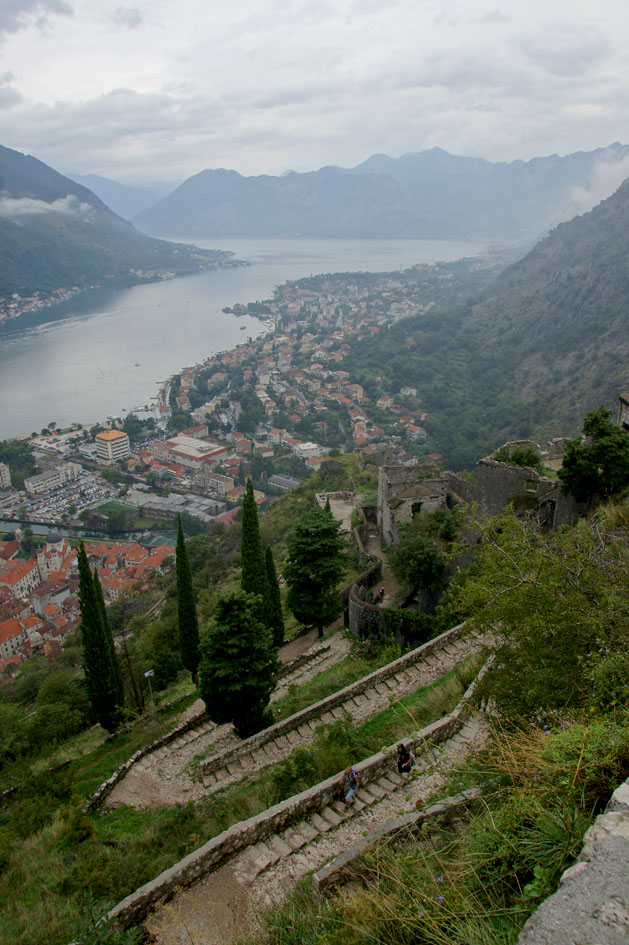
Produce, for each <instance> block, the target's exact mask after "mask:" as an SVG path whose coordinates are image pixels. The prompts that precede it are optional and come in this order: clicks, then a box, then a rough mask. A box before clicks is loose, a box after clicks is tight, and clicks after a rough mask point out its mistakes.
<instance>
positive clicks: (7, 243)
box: [0, 146, 245, 322]
mask: <svg viewBox="0 0 629 945" xmlns="http://www.w3.org/2000/svg"><path fill="white" fill-rule="evenodd" d="M0 259H1V260H2V263H1V264H0V322H2V321H4V320H6V319H9V318H17V317H19V316H20V315H22V314H24V313H26V312H36V311H39V310H40V309H43V308H47V307H49V306H52V305H56V304H58V303H59V302H63V301H65V300H67V299H69V298H72V296H75V295H77V294H79V293H80V292H84V291H87V290H89V289H94V288H102V287H106V286H108V285H111V286H112V287H115V286H130V285H137V284H139V283H143V282H156V281H159V280H162V279H170V278H173V277H175V276H179V275H189V274H191V273H194V272H199V271H202V270H206V269H224V268H229V267H234V266H241V265H245V263H244V262H241V261H240V260H237V259H236V257H235V256H234V254H233V253H231V252H226V251H222V250H206V249H200V248H199V247H197V246H191V245H188V244H183V243H171V242H168V241H166V240H161V239H153V238H152V237H148V236H145V235H144V234H143V233H140V232H139V231H138V230H136V229H135V227H134V226H133V225H132V224H131V223H129V222H128V221H126V220H123V219H122V217H119V216H117V215H116V214H115V213H113V212H112V211H111V210H110V209H109V208H108V207H107V206H106V205H105V204H104V203H103V202H102V201H101V200H100V199H99V198H98V197H97V196H96V195H95V194H93V193H92V192H91V191H90V190H88V189H87V188H86V187H83V186H81V185H80V184H77V183H75V182H74V181H72V180H70V179H69V178H67V177H64V176H63V175H61V174H59V173H57V171H55V170H53V169H52V168H50V167H48V166H47V165H46V164H43V163H42V162H41V161H38V160H37V159H36V158H34V157H30V156H27V155H24V154H21V153H19V152H18V151H13V150H11V149H10V148H4V147H1V146H0Z"/></svg>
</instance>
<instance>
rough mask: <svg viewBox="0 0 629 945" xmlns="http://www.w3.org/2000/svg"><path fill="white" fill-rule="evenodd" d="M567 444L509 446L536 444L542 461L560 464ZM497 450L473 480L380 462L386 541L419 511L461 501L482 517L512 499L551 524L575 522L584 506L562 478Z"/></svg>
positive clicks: (421, 465)
mask: <svg viewBox="0 0 629 945" xmlns="http://www.w3.org/2000/svg"><path fill="white" fill-rule="evenodd" d="M564 442H565V441H564V440H562V439H555V440H552V441H551V442H550V443H549V444H548V448H547V449H546V450H544V451H542V449H541V448H540V446H539V445H538V444H537V443H534V442H533V441H532V440H513V441H511V442H509V443H506V444H505V446H506V447H509V448H513V447H515V446H524V447H532V448H533V449H534V450H535V451H536V452H537V453H538V454H539V455H540V457H541V458H542V460H543V461H544V463H546V464H548V465H550V466H553V467H558V466H560V465H561V457H562V455H563V445H564ZM496 452H498V451H496ZM496 452H494V453H492V454H491V455H489V456H485V457H484V458H483V459H480V460H479V461H478V462H477V463H476V467H475V470H474V481H473V482H468V481H467V480H466V479H465V478H464V477H462V476H459V475H458V474H457V473H454V472H449V471H447V472H438V471H436V468H435V467H434V465H432V464H427V463H419V464H418V465H416V466H379V467H378V526H379V528H380V532H381V535H382V540H383V542H386V544H395V542H396V541H399V539H400V535H401V532H400V526H401V525H407V524H409V523H410V522H411V521H412V519H413V516H414V515H415V514H417V513H418V512H419V511H420V510H423V511H426V512H434V511H435V510H436V509H447V508H451V507H452V505H453V504H454V503H455V502H456V501H458V500H463V501H464V502H465V503H467V505H468V506H474V505H475V506H477V507H478V512H479V515H481V516H482V517H490V516H492V515H497V514H498V513H499V512H501V511H502V510H503V509H504V508H506V506H507V505H509V503H510V502H513V503H514V504H515V505H516V507H520V508H527V509H530V510H531V511H533V512H535V514H536V515H537V517H538V519H539V520H540V522H542V524H544V525H546V526H548V527H549V528H558V527H559V526H560V525H565V524H568V523H572V522H575V521H576V520H577V518H578V515H579V510H580V506H579V505H578V503H577V502H575V500H574V499H573V498H572V497H571V496H565V495H563V494H562V492H561V482H560V480H559V479H554V478H550V477H547V476H541V475H540V474H539V473H538V471H537V470H536V469H534V468H533V467H531V466H512V465H510V464H509V463H504V462H500V461H498V460H497V459H496V458H495V456H496Z"/></svg>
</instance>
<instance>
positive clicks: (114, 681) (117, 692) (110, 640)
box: [92, 568, 124, 706]
mask: <svg viewBox="0 0 629 945" xmlns="http://www.w3.org/2000/svg"><path fill="white" fill-rule="evenodd" d="M92 580H93V582H94V594H95V596H96V603H97V605H98V610H99V613H100V619H101V623H102V627H103V638H104V640H105V646H106V647H107V651H108V653H109V661H110V666H111V671H110V680H111V688H112V693H113V695H114V698H115V700H116V705H118V706H121V705H123V703H124V685H123V683H122V673H121V672H120V663H119V662H118V657H117V655H116V647H115V645H114V635H113V633H112V629H111V623H110V622H109V614H108V613H107V608H106V607H105V598H104V597H103V588H102V586H101V583H100V578H99V576H98V571H97V569H96V568H94V573H93V578H92Z"/></svg>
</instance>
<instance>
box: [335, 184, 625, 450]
mask: <svg viewBox="0 0 629 945" xmlns="http://www.w3.org/2000/svg"><path fill="white" fill-rule="evenodd" d="M347 363H348V365H350V366H351V368H353V370H354V372H355V373H356V374H357V376H358V377H359V378H361V377H362V378H363V380H365V381H368V380H369V378H373V377H374V376H375V375H376V374H377V375H379V376H382V377H383V379H384V383H385V384H388V386H389V388H390V391H391V392H392V393H396V392H397V391H398V390H399V388H400V386H401V385H403V384H409V385H412V386H415V387H417V389H418V392H419V396H420V399H421V403H422V406H423V407H424V408H425V409H426V411H427V412H428V413H429V414H430V420H429V421H427V422H426V427H427V428H428V429H429V431H430V432H431V433H433V434H434V435H435V437H436V439H437V442H438V443H439V448H440V450H441V452H442V453H443V455H444V458H445V460H446V462H447V463H448V464H450V465H452V466H454V467H461V466H465V465H471V464H472V463H473V462H474V460H475V459H476V458H478V456H480V455H483V454H485V453H487V451H488V450H489V449H491V448H493V447H494V446H496V445H498V444H499V443H500V442H502V441H504V440H505V439H508V438H517V437H528V436H543V435H560V434H572V435H575V434H577V433H578V432H579V424H580V418H581V417H582V416H583V415H584V413H586V412H587V411H588V410H590V409H593V408H595V407H597V406H598V405H599V404H600V403H605V404H606V405H607V406H610V407H614V406H615V404H616V403H617V398H618V394H619V393H620V392H621V391H622V390H626V389H627V388H629V181H626V182H625V183H623V184H622V185H621V187H620V188H619V189H618V190H617V191H616V193H615V194H613V195H612V196H611V197H609V198H608V199H607V200H604V201H603V202H602V203H601V204H599V206H597V207H596V208H595V209H594V210H592V211H591V212H590V213H587V214H584V215H583V216H580V217H576V218H575V219H574V220H572V221H570V222H569V223H564V224H561V225H560V226H558V227H557V228H556V229H555V230H553V231H552V232H551V233H550V234H549V236H548V237H546V239H544V240H542V241H541V242H540V243H539V244H538V245H537V246H536V247H535V248H534V249H533V250H532V251H531V252H530V253H528V255H526V256H525V257H524V258H523V259H522V260H520V261H519V262H517V263H515V264H514V265H512V266H510V267H508V268H507V269H505V270H504V271H503V272H502V273H501V275H500V276H499V277H498V278H497V280H496V281H495V283H494V284H493V285H492V286H491V287H490V288H489V289H487V290H486V291H484V292H483V293H482V295H481V296H480V297H479V298H477V299H476V300H473V301H470V302H469V303H468V304H467V305H465V306H463V307H462V308H460V309H458V310H457V311H453V310H442V311H439V309H438V307H437V308H433V309H432V310H431V311H430V312H429V313H428V314H426V315H423V316H418V317H416V318H411V319H406V320H404V321H402V322H400V323H398V324H397V325H395V326H394V327H393V328H392V329H391V331H390V332H388V333H387V334H386V335H380V336H378V338H377V339H373V340H368V341H363V342H360V343H358V344H355V345H354V347H353V350H352V352H351V355H350V356H349V358H348V359H347Z"/></svg>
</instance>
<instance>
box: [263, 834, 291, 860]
mask: <svg viewBox="0 0 629 945" xmlns="http://www.w3.org/2000/svg"><path fill="white" fill-rule="evenodd" d="M265 843H266V845H267V847H268V848H269V850H272V851H273V852H274V853H277V856H278V859H279V858H282V857H285V856H288V855H289V853H292V852H293V850H292V847H290V846H289V845H288V844H287V843H286V841H285V840H283V839H282V837H281V835H280V834H275V835H274V836H273V837H269V839H268V840H266V841H265Z"/></svg>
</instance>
